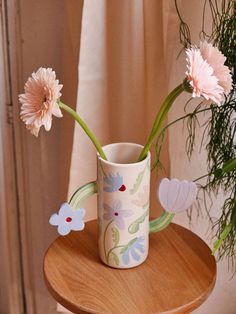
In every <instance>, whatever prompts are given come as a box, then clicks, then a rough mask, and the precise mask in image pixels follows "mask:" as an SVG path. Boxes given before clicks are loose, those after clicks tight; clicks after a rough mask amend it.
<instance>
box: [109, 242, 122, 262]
mask: <svg viewBox="0 0 236 314" xmlns="http://www.w3.org/2000/svg"><path fill="white" fill-rule="evenodd" d="M124 247H125V245H117V246H114V247H113V248H112V249H110V250H109V251H108V253H107V257H106V260H107V263H109V256H110V254H111V253H112V252H113V251H114V250H116V249H121V248H124Z"/></svg>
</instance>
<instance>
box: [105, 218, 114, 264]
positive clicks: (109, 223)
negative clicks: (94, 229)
mask: <svg viewBox="0 0 236 314" xmlns="http://www.w3.org/2000/svg"><path fill="white" fill-rule="evenodd" d="M113 221H114V220H113V219H112V220H111V221H110V222H109V223H108V224H107V226H106V228H105V230H104V236H103V247H104V255H105V259H106V261H107V263H108V259H107V258H108V256H107V253H106V233H107V230H108V228H109V226H110V225H111V224H112V223H113Z"/></svg>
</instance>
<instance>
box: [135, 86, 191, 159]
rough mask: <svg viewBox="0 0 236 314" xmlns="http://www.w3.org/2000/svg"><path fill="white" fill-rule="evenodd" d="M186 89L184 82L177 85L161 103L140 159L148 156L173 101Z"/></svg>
mask: <svg viewBox="0 0 236 314" xmlns="http://www.w3.org/2000/svg"><path fill="white" fill-rule="evenodd" d="M184 90H186V88H185V86H184V84H180V85H179V86H177V87H176V88H175V89H174V90H173V91H172V92H171V93H170V94H169V95H168V96H167V97H166V99H165V100H164V102H163V103H162V105H161V109H160V111H159V112H158V113H157V116H156V119H155V121H154V124H153V127H152V130H151V133H150V135H149V137H148V140H147V143H146V144H145V146H144V148H143V150H142V151H141V154H140V155H139V158H138V161H141V160H143V159H145V158H146V156H147V154H148V151H149V150H150V147H151V145H152V142H153V140H154V139H155V137H156V136H157V134H158V132H159V131H160V129H161V127H162V125H163V123H164V120H165V118H166V116H167V113H168V111H169V110H170V108H171V106H172V104H173V102H174V101H175V99H176V98H177V97H178V96H179V95H180V94H181V93H182V92H183V91H184Z"/></svg>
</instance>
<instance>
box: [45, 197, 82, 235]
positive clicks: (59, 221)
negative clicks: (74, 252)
mask: <svg viewBox="0 0 236 314" xmlns="http://www.w3.org/2000/svg"><path fill="white" fill-rule="evenodd" d="M84 214H85V210H84V209H83V208H80V209H77V210H75V209H73V208H72V207H70V205H69V204H68V203H64V204H62V205H61V207H60V210H59V212H58V214H53V215H52V216H51V217H50V220H49V223H50V224H51V225H53V226H58V227H57V231H58V233H59V234H60V235H67V234H68V233H70V231H71V230H74V231H79V230H83V229H84V221H83V218H84Z"/></svg>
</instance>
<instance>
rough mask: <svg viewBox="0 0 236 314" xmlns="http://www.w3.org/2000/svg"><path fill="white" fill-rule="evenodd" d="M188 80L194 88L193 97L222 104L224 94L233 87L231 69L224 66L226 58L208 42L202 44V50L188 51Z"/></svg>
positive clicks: (193, 49)
mask: <svg viewBox="0 0 236 314" xmlns="http://www.w3.org/2000/svg"><path fill="white" fill-rule="evenodd" d="M186 55H187V59H186V60H187V71H186V75H187V80H188V82H189V84H190V86H191V87H192V96H193V97H200V96H203V97H204V98H205V99H206V100H211V101H213V102H215V103H216V104H220V103H221V101H222V100H223V97H224V94H226V95H227V94H228V93H229V91H230V89H231V87H232V78H231V74H230V71H229V68H228V67H227V66H225V65H224V62H225V60H226V58H225V56H224V55H223V54H222V53H221V52H220V51H219V50H218V48H216V47H213V46H212V45H211V44H209V43H207V42H203V43H201V44H200V48H197V47H194V46H193V47H191V48H189V49H187V50H186Z"/></svg>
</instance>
